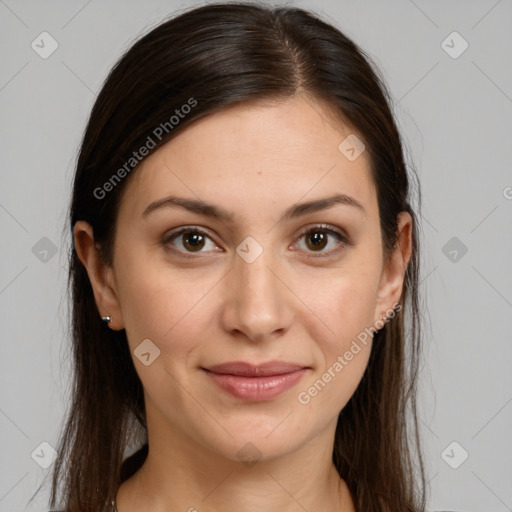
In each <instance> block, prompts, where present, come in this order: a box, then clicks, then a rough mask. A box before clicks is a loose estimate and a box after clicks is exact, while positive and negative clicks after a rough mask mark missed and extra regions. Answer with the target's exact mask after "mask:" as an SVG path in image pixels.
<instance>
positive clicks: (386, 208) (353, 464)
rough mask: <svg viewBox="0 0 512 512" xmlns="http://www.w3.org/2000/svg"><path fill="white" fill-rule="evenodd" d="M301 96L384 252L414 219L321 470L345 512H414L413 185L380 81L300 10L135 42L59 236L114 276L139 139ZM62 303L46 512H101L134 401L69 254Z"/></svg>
mask: <svg viewBox="0 0 512 512" xmlns="http://www.w3.org/2000/svg"><path fill="white" fill-rule="evenodd" d="M299 93H305V94H307V95H309V96H311V97H314V98H318V99H321V100H324V101H326V102H327V104H328V105H330V107H331V109H332V112H333V113H334V115H335V116H337V118H338V119H339V120H340V121H342V122H344V123H346V124H347V125H348V126H350V127H352V129H353V130H354V131H355V133H357V134H358V136H360V138H362V140H363V141H364V144H365V145H366V151H368V155H369V158H370V162H371V173H372V178H373V180H374V183H375V186H376V190H377V199H378V204H379V215H380V224H381V232H382V242H383V247H384V250H385V254H389V253H390V251H391V250H392V249H393V248H394V247H395V242H396V240H397V215H398V213H399V212H401V211H408V212H409V213H410V214H411V216H412V218H413V232H412V242H413V254H412V259H411V261H410V263H409V265H408V268H407V272H406V275H405V281H404V288H403V293H402V297H401V300H400V305H401V309H402V313H400V314H398V315H397V316H396V317H395V318H393V319H392V320H391V321H389V322H388V323H386V324H385V325H384V327H383V328H382V329H381V330H380V331H378V332H377V333H376V334H375V337H374V344H373V348H372V352H371V355H370V360H369V363H368V366H367V368H366V371H365V373H364V376H363V378H362V380H361V382H360V384H359V386H358V388H357V390H356V391H355V393H354V395H353V396H352V397H351V399H350V401H349V402H348V404H347V405H346V406H345V407H344V409H343V410H342V411H341V413H340V415H339V420H338V425H337V429H336V435H335V443H334V450H333V462H334V464H335V466H336V468H337V470H338V472H339V474H340V476H341V477H342V478H343V479H344V480H345V481H346V482H347V484H348V486H349V488H350V490H351V492H352V495H353V497H354V500H355V505H356V509H357V510H358V511H360V512H366V511H372V512H406V511H408V512H410V511H414V512H418V511H423V509H424V506H425V476H424V466H423V458H422V453H421V447H420V437H419V429H418V419H417V411H416V380H417V379H416V377H417V373H418V366H419V358H420V339H421V336H420V311H419V301H418V296H419V295H418V286H419V245H418V226H417V216H416V215H415V213H414V210H413V208H412V206H411V202H412V199H411V186H410V185H411V183H410V179H411V176H415V175H414V173H413V174H411V176H409V173H408V169H407V166H406V163H405V160H404V152H403V143H402V139H401V136H400V134H399V131H398V129H397V126H396V124H395V120H394V116H393V113H392V110H391V106H390V105H391V104H392V100H391V97H390V94H389V92H388V91H387V89H386V86H385V84H384V80H383V78H382V77H381V75H380V73H379V71H378V69H377V67H376V66H375V65H374V64H373V62H372V61H371V59H370V58H369V57H368V56H367V55H366V54H365V53H364V51H363V50H361V49H360V48H359V47H358V46H357V45H356V44H355V43H354V42H353V41H351V40H350V39H349V38H347V37H346V36H345V35H344V34H343V33H342V32H340V31H339V30H338V29H337V28H335V27H333V26H332V25H331V24H330V23H328V22H325V21H322V20H321V19H320V18H319V17H318V16H317V15H315V14H313V13H310V12H307V11H304V10H302V9H299V8H294V7H291V6H286V7H284V6H283V7H271V6H268V5H262V4H258V3H249V2H245V3H229V4H209V5H205V6H201V7H199V8H195V9H192V10H189V11H185V12H182V13H180V14H179V15H178V16H176V17H174V18H171V19H169V20H167V21H165V22H163V23H162V24H160V25H158V26H157V27H156V28H154V29H152V30H151V31H150V32H149V33H147V34H146V35H144V36H143V37H141V38H140V39H139V40H138V41H137V42H136V43H135V44H133V46H132V47H131V48H129V49H128V51H126V53H125V54H124V55H123V56H122V57H121V58H120V60H119V61H118V62H117V64H116V65H115V66H114V67H113V69H112V70H111V72H110V74H109V75H108V77H107V79H106V81H105V83H104V85H103V87H102V89H101V91H100V93H99V95H98V98H97V100H96V102H95V104H94V107H93V109H92V112H91V115H90V119H89V121H88V125H87V128H86V131H85V134H84V137H83V141H82V144H81V148H80V153H79V157H78V161H77V167H76V174H75V178H74V184H73V194H72V199H71V204H70V212H69V226H68V228H71V232H72V230H73V227H74V225H75V222H76V221H78V220H85V221H87V222H89V223H90V224H91V226H92V227H93V230H94V236H95V242H97V243H98V244H99V246H100V248H101V255H102V257H103V258H104V261H105V263H107V264H111V263H112V246H113V240H114V236H115V230H116V215H117V211H118V207H119V203H120V198H121V193H122V191H123V189H124V187H125V186H126V183H127V181H128V180H129V179H130V177H131V174H133V173H134V172H136V164H137V162H134V161H133V158H134V157H133V152H134V151H137V150H138V149H139V148H140V147H142V146H143V145H147V144H148V140H149V139H148V137H151V139H152V144H154V146H156V147H159V146H161V145H162V144H164V143H165V142H167V141H168V140H170V139H171V138H172V137H174V136H175V135H176V134H177V133H179V132H181V131H182V130H184V129H186V127H187V126H188V125H189V124H190V123H192V122H193V121H194V120H197V119H199V118H202V117H204V116H207V115H209V114H212V113H214V112H216V111H219V110H221V109H223V108H225V107H227V106H230V105H234V104H236V103H238V102H248V101H251V100H260V99H269V100H273V99H277V100H279V99H286V98H289V97H291V96H294V95H296V94H299ZM184 105H189V107H190V108H187V109H185V108H183V109H182V106H184ZM177 109H178V110H179V111H180V112H181V113H182V114H183V115H180V116H179V120H178V121H177V122H176V119H178V117H177V114H176V115H175V117H176V119H174V120H172V119H171V116H172V115H173V114H175V112H176V110H177ZM158 127H160V130H157V128H158ZM127 162H130V163H129V164H128V165H127ZM120 169H124V171H125V172H122V171H121V172H120V171H119V170H120ZM114 175H116V176H117V178H116V177H115V176H114ZM118 178H119V179H118ZM107 183H109V184H110V185H108V184H107ZM105 184H107V185H105ZM418 192H419V190H418ZM419 203H420V198H419V195H418V207H419ZM69 290H70V292H71V300H70V303H71V308H72V311H71V315H70V316H71V322H70V324H71V325H70V329H71V341H72V347H71V348H72V357H73V364H74V377H73V385H72V389H71V400H70V409H69V410H68V411H67V422H66V425H65V428H64V429H63V431H62V433H61V437H60V440H59V443H60V444H59V448H58V453H59V456H58V458H57V460H56V462H55V465H54V469H53V480H52V493H51V504H50V505H51V507H54V506H55V505H56V504H58V503H59V504H60V505H61V506H62V507H63V508H64V510H65V512H89V511H90V512H100V511H106V510H109V508H108V504H109V503H110V502H111V501H112V500H113V499H114V498H115V495H116V492H117V489H118V488H119V486H120V484H121V483H122V482H123V481H124V480H126V479H127V478H129V477H130V476H131V475H132V474H134V473H135V472H136V471H137V470H138V468H140V466H141V465H142V463H143V462H144V459H145V457H146V455H147V452H148V446H147V427H146V421H145V412H144V411H145V410H144V400H143V388H142V383H141V381H140V379H139V377H138V375H137V373H136V371H135V367H134V365H133V362H132V359H131V355H130V352H129V348H128V343H127V339H126V333H125V331H124V330H121V331H111V330H110V329H109V328H108V327H107V326H106V325H104V323H103V322H102V321H101V319H100V315H99V313H98V308H97V306H96V303H95V300H94V297H93V293H92V288H91V284H90V281H89V278H88V275H87V272H86V270H85V268H84V266H83V265H82V263H81V262H80V261H79V259H78V257H77V254H76V251H75V249H74V247H72V248H70V252H69ZM406 320H407V321H408V325H407V326H406V325H405V321H406ZM406 327H407V329H406ZM137 449H138V450H137ZM129 452H131V453H132V456H131V457H128V458H127V455H129ZM59 486H61V489H60V493H61V494H60V498H58V496H59Z"/></svg>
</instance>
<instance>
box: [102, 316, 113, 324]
mask: <svg viewBox="0 0 512 512" xmlns="http://www.w3.org/2000/svg"><path fill="white" fill-rule="evenodd" d="M101 319H102V320H103V321H104V322H105V323H106V324H110V323H112V317H111V316H102V317H101Z"/></svg>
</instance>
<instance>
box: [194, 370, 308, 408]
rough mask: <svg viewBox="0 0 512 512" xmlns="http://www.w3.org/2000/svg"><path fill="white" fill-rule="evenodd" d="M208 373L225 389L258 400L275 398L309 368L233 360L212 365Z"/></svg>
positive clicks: (246, 398) (251, 399)
mask: <svg viewBox="0 0 512 512" xmlns="http://www.w3.org/2000/svg"><path fill="white" fill-rule="evenodd" d="M202 369H203V370H204V371H205V373H206V374H207V375H208V376H209V377H211V378H212V379H213V381H214V382H215V383H216V384H217V385H218V386H219V387H220V388H222V389H223V390H224V391H227V392H228V393H230V394H231V395H233V396H235V397H236V398H242V399H244V400H247V401H251V402H256V401H260V400H271V399H272V398H275V397H277V396H279V395H280V394H281V393H284V392H285V391H286V390H288V389H290V388H291V387H293V386H294V385H295V384H296V383H297V382H298V381H299V380H300V378H301V377H302V376H303V375H304V373H306V371H307V370H308V369H309V367H305V366H302V365H297V364H291V363H285V362H283V361H270V362H268V363H264V364H261V365H258V366H254V365H252V364H250V363H245V362H238V361H235V362H230V363H225V364H220V365H215V366H210V367H209V368H202Z"/></svg>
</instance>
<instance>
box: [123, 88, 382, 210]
mask: <svg viewBox="0 0 512 512" xmlns="http://www.w3.org/2000/svg"><path fill="white" fill-rule="evenodd" d="M354 136H357V135H355V133H354V131H353V130H352V129H351V128H350V127H348V126H347V125H345V124H343V123H341V121H340V120H339V119H337V118H336V117H335V116H334V115H333V113H332V110H330V108H329V106H328V105H327V104H325V103H323V102H320V101H318V100H314V99H312V98H310V97H306V96H302V95H298V96H295V97H293V98H290V99H287V100H284V101H279V102H272V103H270V102H251V103H242V104H238V105H235V106H231V107H228V108H226V109H223V110H221V111H219V112H216V113H214V114H211V115H209V116H207V117H205V118H202V119H199V120H197V121H194V122H193V123H191V124H190V125H189V126H188V127H187V128H186V129H185V130H184V131H183V132H181V133H180V134H178V135H177V136H176V137H174V138H173V139H171V140H170V141H169V142H167V143H166V144H164V145H163V146H161V147H160V148H158V149H157V150H156V151H154V152H153V153H152V154H150V155H149V156H148V157H146V159H145V160H144V161H143V162H142V164H141V165H139V167H138V168H137V169H136V170H135V171H134V176H132V179H131V180H130V181H129V183H127V185H126V190H125V191H124V194H123V200H122V205H121V209H123V208H124V210H125V213H128V214H130V215H133V216H135V215H138V216H140V215H142V212H143V211H144V209H145V208H146V207H147V205H148V204H149V203H151V202H153V201H155V200H158V199H161V198H163V197H165V196H166V195H181V196H183V197H187V198H194V199H201V200H204V201H206V202H208V203H215V204H222V205H223V206H224V207H225V209H228V210H232V211H237V212H240V215H243V213H244V212H246V213H248V214H249V211H250V210H251V205H253V206H254V208H256V209H259V210H260V212H263V211H266V210H267V209H268V208H273V209H275V205H276V204H279V205H281V204H283V203H286V204H288V203H289V204H293V203H296V202H299V201H300V200H302V201H306V200H312V199H316V198H318V197H325V196H326V195H332V194H334V193H343V194H347V195H349V196H352V197H355V198H356V199H357V200H358V201H359V202H361V203H363V204H364V205H365V208H366V209H368V210H370V211H371V210H372V209H376V208H377V206H376V197H375V189H374V185H373V180H372V178H371V173H370V167H369V159H368V155H367V152H366V151H363V152H362V153H361V154H360V156H359V157H357V158H356V159H355V160H351V159H349V158H347V155H346V153H345V152H344V149H345V146H346V143H344V142H343V141H346V140H349V141H352V140H353V139H352V137H354ZM347 137H349V138H348V139H347ZM358 138H359V139H360V138H361V137H358ZM342 143H343V144H342ZM340 144H342V146H341V149H340Z"/></svg>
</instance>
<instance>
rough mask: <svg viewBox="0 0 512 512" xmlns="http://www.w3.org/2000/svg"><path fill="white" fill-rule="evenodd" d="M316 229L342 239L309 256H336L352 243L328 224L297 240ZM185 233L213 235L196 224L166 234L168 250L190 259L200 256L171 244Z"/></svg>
mask: <svg viewBox="0 0 512 512" xmlns="http://www.w3.org/2000/svg"><path fill="white" fill-rule="evenodd" d="M316 231H323V232H326V233H327V234H329V235H335V236H336V237H337V238H338V239H339V240H340V243H339V244H338V247H337V248H335V249H331V250H330V251H328V252H322V253H321V254H319V255H308V256H306V257H307V258H327V257H331V256H334V255H335V254H338V253H339V252H341V251H342V250H344V249H345V247H346V246H349V245H352V241H351V240H349V239H348V238H347V237H346V236H344V235H343V234H341V233H340V232H339V231H338V230H336V229H333V228H332V227H331V226H329V225H327V224H318V225H316V226H312V227H309V228H308V229H306V230H305V231H303V232H302V233H301V234H300V235H299V237H298V238H297V241H299V240H300V239H301V238H302V237H303V236H304V235H307V234H310V233H314V232H316ZM183 233H199V234H200V235H202V236H206V237H208V238H210V239H211V237H210V236H209V234H208V233H207V232H206V231H204V230H202V229H200V228H196V227H194V226H187V227H183V228H181V229H179V230H178V231H175V232H173V233H171V234H169V235H168V236H166V237H165V238H164V239H163V240H162V244H163V245H164V246H165V248H166V249H167V250H169V251H171V252H173V253H175V254H178V255H179V256H182V257H184V258H190V259H194V258H198V257H199V256H191V255H190V254H192V253H188V254H187V253H186V252H183V251H180V250H176V249H174V248H173V247H172V246H170V245H169V242H171V241H172V240H174V239H175V238H178V237H179V236H180V235H182V234H183ZM196 254H200V253H196Z"/></svg>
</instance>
